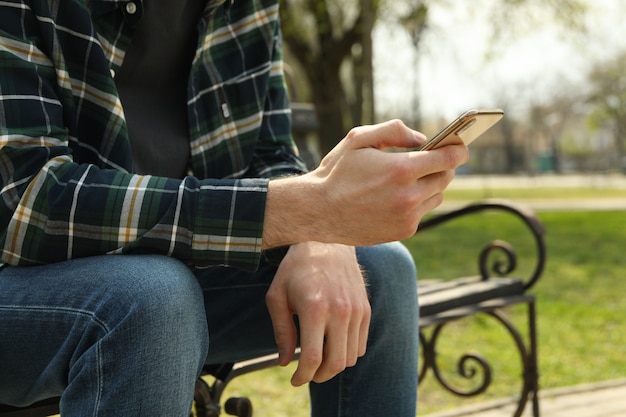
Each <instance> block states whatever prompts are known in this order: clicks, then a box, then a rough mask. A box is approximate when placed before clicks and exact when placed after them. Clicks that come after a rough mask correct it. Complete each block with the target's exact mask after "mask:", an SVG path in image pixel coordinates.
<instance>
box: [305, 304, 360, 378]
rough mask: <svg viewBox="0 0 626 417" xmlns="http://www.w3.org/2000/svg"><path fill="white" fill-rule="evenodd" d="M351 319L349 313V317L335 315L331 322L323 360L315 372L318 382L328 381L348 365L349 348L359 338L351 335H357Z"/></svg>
mask: <svg viewBox="0 0 626 417" xmlns="http://www.w3.org/2000/svg"><path fill="white" fill-rule="evenodd" d="M339 314H342V313H339ZM349 320H350V317H349V314H348V317H334V319H333V320H332V322H331V323H329V326H328V331H327V332H326V339H325V341H326V342H325V344H324V356H323V360H322V363H321V364H320V367H319V368H318V369H317V371H316V372H315V375H314V377H313V381H315V382H318V383H320V382H325V381H328V380H329V379H331V378H332V377H334V376H335V375H337V374H338V373H339V372H341V371H343V370H344V369H346V367H347V366H348V365H347V363H348V350H350V349H351V347H350V344H351V341H352V344H355V343H358V340H356V339H352V338H351V337H350V336H355V332H354V331H351V329H350V327H351V326H350V325H349V324H350V323H349ZM352 327H354V326H352Z"/></svg>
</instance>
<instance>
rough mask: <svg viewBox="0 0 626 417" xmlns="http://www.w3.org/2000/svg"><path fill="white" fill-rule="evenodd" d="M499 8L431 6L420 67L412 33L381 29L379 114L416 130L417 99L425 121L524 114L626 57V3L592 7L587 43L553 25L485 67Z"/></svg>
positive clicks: (593, 0) (500, 52)
mask: <svg viewBox="0 0 626 417" xmlns="http://www.w3.org/2000/svg"><path fill="white" fill-rule="evenodd" d="M496 2H497V0H475V1H471V2H469V1H461V0H451V1H448V2H443V1H442V2H441V3H445V4H446V5H445V6H438V7H437V6H433V7H432V9H431V13H432V14H431V19H432V20H431V22H432V25H431V30H429V31H428V32H427V34H426V36H425V38H424V41H423V48H422V53H421V54H420V56H419V59H418V60H417V62H416V54H415V51H414V49H413V47H412V45H411V41H410V38H409V36H408V34H407V33H406V31H405V30H404V29H403V28H401V27H399V26H397V25H393V24H389V23H386V22H385V21H382V23H379V24H378V26H377V27H376V29H375V32H374V54H375V55H374V71H375V89H376V97H377V113H378V114H379V115H384V116H383V117H384V118H388V117H400V118H403V119H405V120H406V119H408V122H409V123H410V122H411V118H412V109H413V108H414V107H415V96H416V94H419V99H420V103H421V104H420V114H421V115H422V117H423V118H424V119H430V120H437V119H451V118H453V117H455V116H457V115H458V114H459V113H461V112H462V111H464V110H466V109H469V108H475V107H503V106H504V105H506V107H507V108H512V109H514V110H513V111H520V112H521V111H523V109H524V108H525V107H527V106H528V105H529V104H530V103H531V102H537V101H542V100H544V101H545V100H548V99H549V98H550V97H551V96H553V95H554V94H555V93H556V92H558V91H560V90H563V89H568V88H570V89H571V88H575V89H578V88H584V80H585V76H586V74H587V72H588V71H589V69H590V68H591V66H592V64H593V63H595V62H598V61H599V60H602V59H608V58H610V57H611V56H613V55H615V53H616V51H619V50H626V36H624V20H626V1H623V0H589V4H590V8H591V10H590V12H589V13H588V15H587V19H588V28H589V31H588V33H587V34H586V35H585V36H584V37H581V36H578V37H575V36H571V35H570V36H569V37H568V36H567V34H566V32H565V31H564V30H563V29H562V28H559V27H558V26H556V25H553V24H550V22H549V21H548V22H546V23H545V24H543V25H540V26H539V27H534V28H533V30H532V31H528V32H526V33H524V34H523V35H522V34H519V35H518V36H516V37H515V38H511V39H508V38H507V39H506V40H505V41H502V42H500V43H499V44H498V45H496V47H495V48H496V49H493V50H494V51H495V52H496V54H495V57H494V58H493V59H491V60H486V59H485V57H486V52H487V51H488V48H489V47H490V45H492V44H493V43H492V41H491V39H490V37H491V32H490V23H489V21H488V20H487V19H488V13H487V11H488V9H489V5H490V4H494V3H496ZM441 3H439V4H441ZM620 32H621V33H620ZM564 33H565V35H564ZM575 38H576V39H575Z"/></svg>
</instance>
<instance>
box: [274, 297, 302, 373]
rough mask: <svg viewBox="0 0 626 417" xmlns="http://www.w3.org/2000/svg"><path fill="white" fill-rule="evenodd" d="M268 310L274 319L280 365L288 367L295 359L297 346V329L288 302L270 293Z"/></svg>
mask: <svg viewBox="0 0 626 417" xmlns="http://www.w3.org/2000/svg"><path fill="white" fill-rule="evenodd" d="M266 304H267V309H268V311H269V313H270V317H271V319H272V327H273V329H274V339H275V340H276V346H277V348H278V363H279V365H280V366H286V365H288V364H289V362H291V360H292V359H293V355H294V353H295V350H296V344H297V329H296V326H295V324H294V322H293V314H292V312H291V309H290V308H289V306H288V304H287V301H286V300H285V299H284V298H283V297H281V296H279V295H278V293H277V292H273V291H269V292H268V293H267V296H266Z"/></svg>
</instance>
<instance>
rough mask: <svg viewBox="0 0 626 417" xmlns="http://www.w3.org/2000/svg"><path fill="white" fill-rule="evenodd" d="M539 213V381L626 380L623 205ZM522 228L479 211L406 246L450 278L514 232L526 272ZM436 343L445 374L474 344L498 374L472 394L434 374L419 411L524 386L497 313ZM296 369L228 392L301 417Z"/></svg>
mask: <svg viewBox="0 0 626 417" xmlns="http://www.w3.org/2000/svg"><path fill="white" fill-rule="evenodd" d="M567 191H570V190H567ZM587 192H588V191H585V196H587V194H586V193H587ZM557 194H559V193H553V194H552V196H555V195H557ZM534 196H536V194H534ZM477 198H478V197H477ZM539 217H540V219H541V220H542V222H543V223H544V224H545V226H546V228H547V230H548V233H547V235H546V240H547V249H548V263H547V265H546V268H545V272H544V274H543V277H542V278H541V280H540V281H539V283H538V284H537V286H536V287H534V289H533V292H534V293H535V294H536V295H537V299H538V304H537V312H538V338H539V364H540V371H541V379H540V384H541V387H542V388H543V389H547V388H556V387H562V386H569V385H576V384H581V383H588V382H595V381H604V380H610V379H613V378H620V377H624V376H625V371H624V366H623V365H624V358H625V357H626V320H624V317H625V316H626V303H624V301H623V299H624V297H625V295H626V277H625V276H624V275H625V272H626V256H624V248H625V247H626V212H610V211H601V212H584V211H583V212H581V211H572V212H567V211H565V212H543V213H539ZM520 227H521V226H520V223H519V222H517V221H513V222H512V221H511V220H510V219H507V218H506V216H502V215H495V214H487V215H478V216H474V218H473V219H467V220H459V221H456V222H454V223H453V224H451V225H449V226H445V227H439V228H437V229H434V230H432V231H425V232H424V233H420V234H418V235H417V236H416V237H414V238H412V239H409V240H407V241H406V244H407V246H408V247H409V248H410V250H411V252H412V253H413V255H414V256H415V259H416V262H417V265H418V268H419V274H420V277H443V278H450V277H455V276H457V275H459V274H467V273H468V271H471V273H474V272H475V270H476V258H477V253H478V250H479V248H480V245H482V243H481V242H484V241H485V240H489V239H491V238H493V237H495V236H499V237H502V236H505V237H507V238H508V237H509V236H517V237H516V238H515V239H512V242H511V243H513V244H514V245H515V247H516V248H517V249H519V250H518V255H519V257H520V268H519V271H518V272H519V274H521V275H524V274H528V272H529V271H530V268H528V267H525V266H524V259H528V258H529V257H532V255H533V251H532V242H531V241H530V240H529V239H528V238H524V237H522V236H519V233H518V232H519V231H520V230H521V229H520ZM507 315H508V316H509V317H510V318H511V319H512V320H513V321H514V322H515V323H518V324H519V325H520V326H522V328H524V323H525V316H524V311H523V310H522V309H520V308H518V307H515V308H511V309H510V310H507ZM440 343H441V344H440V350H441V355H442V357H443V361H444V362H446V364H447V365H446V366H445V367H446V369H447V371H448V374H454V373H455V369H454V367H456V362H457V360H458V359H459V358H460V356H461V355H462V354H463V353H466V352H469V351H478V352H480V354H481V355H483V356H484V357H485V358H487V359H488V360H489V362H490V364H491V365H492V367H493V379H494V381H493V383H492V385H491V387H490V388H489V390H488V392H487V393H486V394H483V395H481V396H479V397H478V398H477V399H475V400H474V399H472V400H468V399H459V398H458V397H454V396H452V395H450V394H446V393H444V392H443V390H442V389H441V388H440V387H439V386H437V385H436V384H433V383H432V375H431V376H430V378H428V380H427V381H424V383H423V384H422V385H421V386H420V388H419V391H418V392H419V409H420V412H419V413H420V414H423V413H426V412H432V411H435V410H441V409H445V408H452V407H456V406H459V405H467V404H469V403H470V402H471V401H485V400H488V399H494V398H501V397H505V396H510V395H516V394H517V393H518V392H519V390H520V389H521V387H520V377H519V373H520V369H521V368H520V365H519V357H518V356H517V355H516V350H515V348H514V346H513V342H512V341H511V338H510V336H509V335H508V334H507V333H506V332H505V331H503V329H502V327H501V326H500V325H498V324H497V323H496V322H495V320H494V319H492V318H490V317H487V316H481V317H478V318H474V319H471V320H463V321H460V322H458V323H455V324H454V325H450V326H448V327H446V330H444V334H443V335H442V337H441V342H440ZM442 366H443V365H442ZM292 371H293V365H292V366H291V367H290V368H288V369H270V370H265V371H261V372H257V373H254V374H251V375H246V376H243V377H241V378H239V379H237V380H235V381H233V383H232V385H231V386H230V388H229V390H228V392H227V393H226V395H227V396H228V395H240V394H244V395H249V396H250V397H251V398H252V400H253V403H254V405H255V407H256V408H257V409H258V414H259V415H272V416H283V415H284V416H291V417H304V416H307V415H308V410H307V408H308V399H307V390H306V388H300V389H293V388H290V386H289V384H288V381H289V377H290V374H291V372H292ZM455 381H456V382H457V383H459V384H467V381H464V380H461V379H459V378H456V379H455ZM470 384H471V382H470Z"/></svg>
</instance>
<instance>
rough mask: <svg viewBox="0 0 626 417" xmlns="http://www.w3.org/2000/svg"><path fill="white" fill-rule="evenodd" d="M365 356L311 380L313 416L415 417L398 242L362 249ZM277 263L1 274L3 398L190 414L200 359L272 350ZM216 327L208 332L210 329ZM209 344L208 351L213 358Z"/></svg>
mask: <svg viewBox="0 0 626 417" xmlns="http://www.w3.org/2000/svg"><path fill="white" fill-rule="evenodd" d="M357 254H358V257H359V262H360V263H361V265H362V266H363V267H364V269H365V271H366V275H367V279H368V285H369V293H370V298H371V304H372V323H371V328H370V337H369V344H368V350H367V354H366V355H365V356H364V357H362V358H360V359H359V361H358V363H357V365H356V366H354V367H352V368H348V369H347V370H345V371H344V372H342V373H341V374H339V375H338V376H337V377H335V378H334V379H332V380H331V381H329V382H326V383H323V384H311V385H310V391H311V404H312V415H313V416H315V417H322V416H323V417H327V416H328V417H330V416H333V417H334V416H345V417H348V416H371V417H375V416H389V415H393V416H398V417H403V416H411V417H413V416H415V407H416V406H415V400H416V398H415V397H416V389H417V369H416V368H417V347H418V335H417V314H418V313H417V297H416V289H415V285H416V282H415V269H414V266H413V262H412V259H411V258H410V255H409V254H408V252H407V251H406V249H405V248H404V247H403V246H402V245H400V244H399V243H394V244H386V245H380V246H373V247H368V248H359V249H358V250H357ZM274 271H275V268H274V267H272V266H269V265H262V266H261V268H260V269H259V270H258V271H257V272H256V273H246V272H243V271H238V270H234V269H232V268H220V267H214V268H207V269H200V270H195V271H194V270H191V269H189V268H188V267H187V266H185V265H184V264H183V263H182V262H180V261H177V260H175V259H172V258H168V257H164V256H158V255H126V256H102V257H92V258H85V259H77V260H72V261H67V262H61V263H57V264H51V265H45V266H37V267H22V268H13V267H6V268H4V269H2V270H0V403H2V404H12V405H17V406H20V405H26V404H29V403H31V402H34V401H37V400H40V399H43V398H47V397H51V396H59V395H62V397H61V412H62V414H63V416H64V417H73V416H80V417H84V416H112V415H115V416H139V415H152V416H164V417H172V416H180V417H183V416H185V417H186V416H188V413H189V410H190V407H191V402H192V399H193V387H194V383H195V379H196V377H197V376H198V373H199V371H200V369H201V367H202V365H203V364H204V363H220V362H227V361H237V360H243V359H247V358H251V357H255V356H259V355H264V354H268V353H273V352H275V351H276V346H275V343H274V336H273V332H272V325H271V321H270V319H269V314H268V312H267V309H266V306H265V292H266V291H267V288H268V286H269V284H270V283H271V279H272V277H273V273H274ZM209 335H210V336H209ZM207 352H208V355H207Z"/></svg>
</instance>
